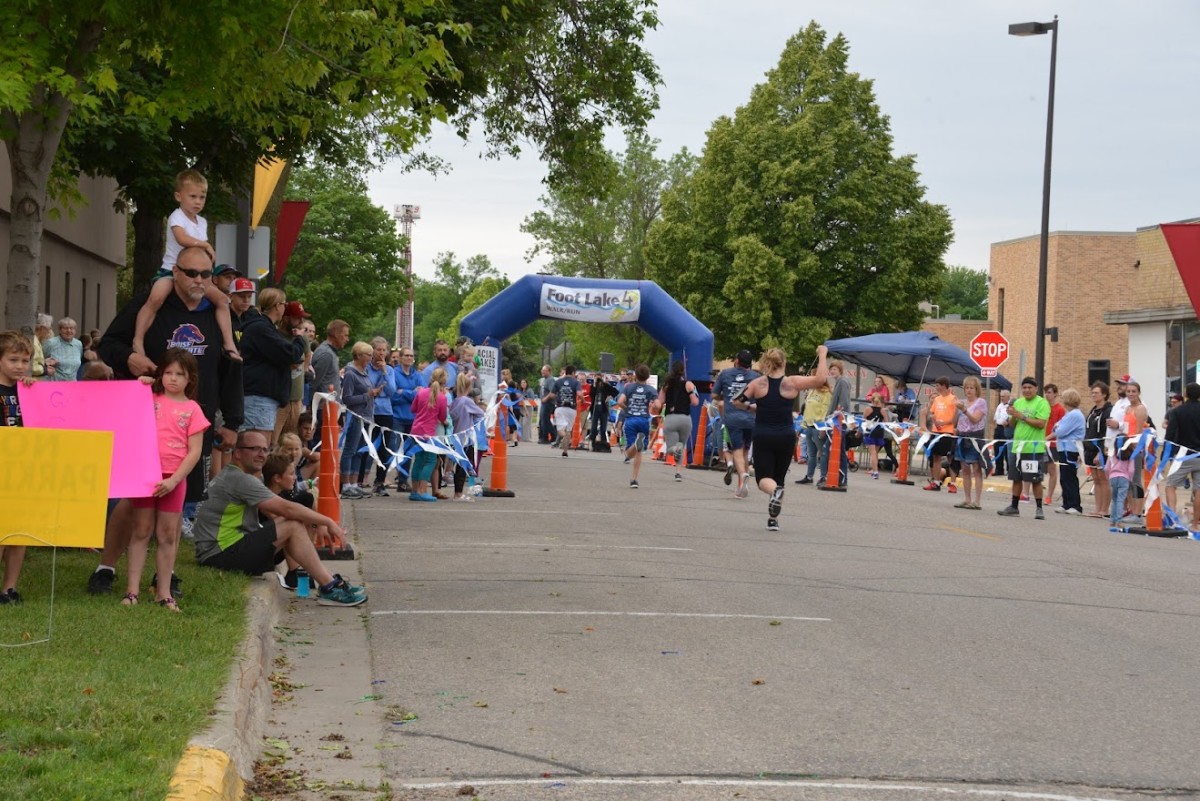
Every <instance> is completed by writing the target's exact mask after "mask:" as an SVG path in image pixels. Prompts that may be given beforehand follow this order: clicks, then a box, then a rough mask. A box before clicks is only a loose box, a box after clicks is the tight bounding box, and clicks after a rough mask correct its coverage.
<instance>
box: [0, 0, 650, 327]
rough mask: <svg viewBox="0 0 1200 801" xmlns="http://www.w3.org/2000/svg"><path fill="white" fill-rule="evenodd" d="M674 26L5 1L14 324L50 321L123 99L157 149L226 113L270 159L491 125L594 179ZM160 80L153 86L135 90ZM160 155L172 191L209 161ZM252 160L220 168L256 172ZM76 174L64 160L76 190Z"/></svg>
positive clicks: (634, 0)
mask: <svg viewBox="0 0 1200 801" xmlns="http://www.w3.org/2000/svg"><path fill="white" fill-rule="evenodd" d="M656 25H657V18H656V16H655V15H654V13H653V6H652V3H651V2H650V0H645V2H643V1H642V0H591V2H588V3H578V2H575V0H482V2H475V1H474V0H473V2H469V3H468V2H465V0H463V2H459V3H455V2H453V1H451V2H445V1H444V0H403V1H402V0H383V2H371V3H366V2H362V0H344V2H338V3H317V4H312V3H308V4H305V3H301V4H296V3H295V2H293V1H292V0H260V2H255V3H249V4H247V3H234V2H231V0H213V2H209V3H203V4H200V5H195V4H193V5H190V6H189V5H186V4H185V5H178V4H177V5H164V4H163V3H161V2H158V1H157V0H123V1H122V2H116V3H94V2H90V1H88V0H39V2H36V3H35V2H32V0H17V2H11V3H7V4H3V5H0V29H2V30H5V31H6V32H8V33H9V36H8V37H7V38H6V41H5V47H4V48H0V76H2V77H0V139H3V140H4V141H5V143H6V145H7V147H8V151H9V156H10V162H11V167H12V183H13V194H12V205H11V208H12V217H11V229H10V230H11V247H10V252H9V256H8V274H9V282H8V293H7V296H6V302H5V310H6V311H5V317H6V318H8V319H12V320H14V321H20V322H26V321H27V320H30V319H32V314H33V310H34V307H35V303H36V298H37V294H38V293H37V284H38V279H39V275H40V270H39V269H38V265H39V258H38V254H39V252H40V241H41V232H42V226H43V220H44V214H45V209H46V202H47V196H48V192H49V187H50V183H51V178H52V169H53V168H54V167H55V163H56V162H55V160H56V157H57V155H58V153H59V148H60V142H61V140H62V136H63V131H64V129H65V127H66V125H67V122H68V120H69V119H70V117H71V115H72V113H75V112H80V111H82V112H85V113H95V114H99V112H100V110H101V105H102V101H105V100H107V99H110V98H115V99H116V102H113V103H110V108H108V109H107V111H108V112H110V113H112V114H120V115H129V116H134V117H137V118H139V119H140V120H141V121H142V122H143V123H144V126H145V127H144V130H143V131H142V133H145V134H147V137H148V141H150V142H152V143H155V144H161V143H162V142H163V139H164V134H169V133H170V132H171V131H172V130H173V128H174V127H175V126H177V125H182V124H187V123H188V122H189V121H193V120H196V119H198V118H200V115H203V114H205V113H210V114H212V115H213V116H215V117H216V118H218V119H219V121H220V123H221V124H220V125H219V126H217V127H216V128H215V129H214V133H216V131H222V132H225V133H226V134H227V136H226V138H225V139H224V141H225V142H228V143H232V144H236V145H242V146H244V147H246V148H247V149H248V150H250V151H256V153H255V158H257V157H258V156H260V155H263V154H265V153H267V152H269V151H271V150H272V149H274V152H276V153H286V152H298V151H299V148H300V147H311V148H313V149H314V150H315V151H316V152H323V153H325V154H326V156H327V157H328V155H329V153H330V152H331V151H336V150H339V149H342V150H345V149H346V145H345V143H346V142H347V141H349V142H352V143H353V147H352V149H354V150H357V151H358V152H359V153H360V154H366V153H375V154H377V155H388V154H394V153H411V152H412V151H413V149H414V147H415V146H416V145H417V143H418V142H420V141H421V139H422V137H423V136H425V135H426V134H427V133H428V131H429V129H430V126H431V125H432V123H433V122H434V121H438V120H442V121H445V120H450V121H453V122H455V123H456V124H457V125H458V126H459V128H460V130H466V129H467V128H469V127H470V126H471V125H472V123H474V122H477V121H478V122H480V123H481V126H480V127H481V129H482V131H483V133H484V135H485V136H486V138H487V141H488V142H489V143H490V145H491V147H492V150H493V151H494V152H516V151H517V150H518V145H517V143H518V142H520V141H528V142H531V143H533V144H534V145H535V146H536V147H537V148H538V149H539V150H540V152H541V154H542V155H543V157H545V158H546V159H547V160H548V161H549V162H550V164H551V173H552V175H555V176H560V177H561V176H568V175H570V174H572V173H575V174H582V173H583V172H585V171H586V168H587V166H588V165H589V164H590V163H591V154H592V153H593V151H597V150H599V142H600V139H601V136H602V134H603V130H604V127H605V126H606V125H608V124H611V123H613V122H616V123H617V124H620V125H628V126H632V127H636V126H638V125H641V124H643V123H644V122H645V121H646V120H647V119H648V118H649V116H650V113H651V112H652V110H653V108H654V105H655V102H656V98H655V94H654V86H655V85H656V84H657V82H658V75H657V72H656V70H655V68H654V65H653V63H652V62H651V61H650V58H649V55H648V54H647V53H646V52H645V50H644V48H643V46H642V38H643V36H644V33H645V31H646V30H647V29H650V28H653V27H655V26H656ZM197 42H219V43H220V46H219V47H199V46H197V45H196V43H197ZM154 68H156V69H154ZM139 70H141V72H140V73H139V72H138V71H139ZM148 73H152V75H150V78H151V79H150V80H147V81H146V82H145V83H144V84H140V83H139V82H138V81H137V80H135V79H134V78H133V77H132V76H133V75H135V74H141V75H143V76H146V75H147V74H148ZM97 122H98V120H97ZM124 133H128V131H125V132H124ZM217 141H221V138H220V134H217ZM101 144H103V139H102V141H101ZM134 152H135V153H136V152H137V150H136V149H134ZM166 152H167V153H168V154H169V153H170V150H169V149H167V150H166ZM93 155H96V153H95V152H94V153H93ZM146 155H147V156H150V158H147V159H146V161H147V162H149V163H148V164H147V170H145V172H146V173H149V174H150V175H151V176H152V175H153V173H155V172H157V171H158V170H160V169H161V175H160V183H159V184H158V185H163V184H168V183H169V176H170V175H172V174H173V173H174V172H175V171H177V170H178V169H181V168H183V167H185V166H191V164H184V163H178V162H177V161H176V159H177V158H178V156H175V157H171V158H163V157H162V155H161V152H160V151H158V150H153V152H151V151H150V150H149V149H148V150H147V151H146ZM164 162H166V163H167V165H168V166H166V167H164V166H163V164H164ZM172 162H174V163H172ZM95 163H96V164H99V163H100V161H99V160H97V162H95ZM250 163H253V162H252V161H250V162H248V163H244V164H242V165H238V164H233V163H231V164H226V165H224V166H223V167H221V168H218V169H228V170H229V171H230V172H236V170H237V169H238V168H239V167H241V168H246V172H245V173H243V174H247V175H248V166H249V164H250ZM73 164H74V162H72V161H70V160H64V161H62V162H60V166H59V169H60V170H61V171H62V172H60V177H63V176H64V174H69V173H70V172H71V168H72V166H73ZM214 166H215V165H214ZM95 169H97V170H98V171H104V170H105V169H106V168H104V167H103V166H96V167H95ZM67 177H69V175H68V176H67ZM126 194H127V197H134V196H139V197H143V198H145V199H148V197H149V196H148V195H141V193H140V192H138V191H137V190H133V189H130V190H127V192H126ZM168 197H169V193H168ZM148 205H149V204H148ZM145 231H146V233H145V234H144V235H145V236H146V237H148V238H152V236H151V233H152V232H150V230H149V228H147V229H145ZM138 236H139V237H141V236H143V229H142V228H141V227H140V226H139V228H138ZM138 252H139V253H142V252H143V249H142V248H140V247H139V248H138ZM146 258H147V259H148V260H149V261H152V260H153V259H152V257H151V256H146ZM3 323H4V320H0V324H3Z"/></svg>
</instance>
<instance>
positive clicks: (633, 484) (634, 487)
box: [629, 480, 638, 489]
mask: <svg viewBox="0 0 1200 801" xmlns="http://www.w3.org/2000/svg"><path fill="white" fill-rule="evenodd" d="M629 488H630V489H637V488H638V483H637V481H636V480H634V481H630V482H629Z"/></svg>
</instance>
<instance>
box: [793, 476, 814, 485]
mask: <svg viewBox="0 0 1200 801" xmlns="http://www.w3.org/2000/svg"><path fill="white" fill-rule="evenodd" d="M795 483H797V484H811V483H813V480H812V478H811V477H809V476H805V477H804V478H798V479H796V481H795Z"/></svg>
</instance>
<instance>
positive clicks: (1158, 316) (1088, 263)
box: [988, 225, 1200, 420]
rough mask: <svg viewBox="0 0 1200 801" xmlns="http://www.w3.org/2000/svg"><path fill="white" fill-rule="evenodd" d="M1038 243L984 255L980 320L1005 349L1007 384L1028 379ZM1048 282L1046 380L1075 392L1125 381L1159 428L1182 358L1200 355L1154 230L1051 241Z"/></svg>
mask: <svg viewBox="0 0 1200 801" xmlns="http://www.w3.org/2000/svg"><path fill="white" fill-rule="evenodd" d="M1040 243H1041V240H1040V237H1039V236H1037V235H1034V236H1028V237H1023V238H1021V239H1012V240H1009V241H1006V242H997V243H995V244H993V245H992V250H991V265H990V269H989V279H988V280H989V287H988V311H989V316H990V317H991V318H992V321H993V322H995V324H996V328H997V329H998V330H1000V331H1001V332H1003V333H1004V335H1005V336H1006V337H1008V340H1009V342H1010V343H1011V344H1012V356H1011V357H1010V359H1009V363H1008V364H1007V365H1005V368H1003V370H1006V371H1007V373H1010V374H1012V375H1018V374H1019V373H1021V374H1025V375H1028V374H1030V373H1032V372H1033V365H1034V353H1035V351H1034V348H1035V344H1036V339H1035V335H1036V331H1035V329H1036V327H1037V275H1038V255H1039V247H1040ZM1047 279H1048V281H1047V285H1046V327H1047V329H1048V330H1050V331H1052V332H1053V334H1052V335H1051V336H1047V337H1046V380H1047V381H1052V382H1054V383H1056V384H1058V385H1059V387H1060V388H1061V389H1066V388H1067V387H1075V388H1076V389H1079V390H1080V391H1083V390H1084V388H1085V387H1086V386H1087V385H1088V384H1089V383H1090V381H1091V380H1094V379H1095V378H1101V379H1103V380H1105V381H1108V382H1109V383H1110V384H1111V383H1112V379H1113V378H1115V377H1117V376H1120V375H1123V374H1125V373H1130V374H1132V375H1133V376H1134V378H1135V379H1137V380H1138V382H1139V383H1140V384H1141V385H1142V396H1143V399H1144V400H1145V403H1146V405H1147V407H1149V410H1150V414H1151V416H1152V417H1153V418H1154V419H1156V420H1157V419H1159V418H1161V416H1162V414H1163V412H1164V411H1165V409H1166V405H1167V398H1168V396H1169V393H1170V392H1171V391H1178V389H1177V387H1178V385H1179V377H1180V375H1181V374H1182V373H1183V372H1184V370H1183V368H1182V367H1181V365H1182V364H1183V362H1184V360H1185V358H1186V356H1187V354H1189V353H1192V352H1193V351H1200V328H1198V327H1197V326H1196V322H1195V321H1196V313H1195V311H1194V310H1193V309H1192V306H1191V304H1190V303H1189V302H1188V297H1187V294H1186V292H1185V291H1184V288H1183V282H1182V280H1181V279H1180V277H1179V273H1178V271H1177V270H1176V268H1175V262H1174V260H1173V259H1172V258H1171V253H1170V251H1169V250H1168V248H1167V245H1166V241H1165V240H1164V239H1163V236H1162V231H1161V230H1160V229H1159V227H1158V226H1157V225H1153V226H1148V227H1144V228H1139V229H1137V230H1136V231H1055V232H1052V233H1051V234H1050V243H1049V258H1048V261H1047ZM1172 337H1174V350H1173V354H1174V355H1173V356H1172ZM1022 357H1024V370H1023V372H1022V370H1021V359H1022ZM1196 358H1200V352H1197V353H1196V355H1195V356H1192V357H1191V359H1192V361H1191V363H1192V364H1193V365H1194V363H1195V359H1196ZM1193 370H1194V367H1193ZM1188 376H1189V377H1188V379H1187V380H1194V378H1193V377H1192V376H1194V372H1192V373H1189V374H1188ZM1018 380H1019V378H1018ZM1086 406H1087V404H1086V403H1085V408H1086Z"/></svg>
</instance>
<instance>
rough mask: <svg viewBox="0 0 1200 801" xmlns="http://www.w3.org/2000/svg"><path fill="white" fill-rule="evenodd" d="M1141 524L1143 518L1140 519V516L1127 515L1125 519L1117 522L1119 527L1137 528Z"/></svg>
mask: <svg viewBox="0 0 1200 801" xmlns="http://www.w3.org/2000/svg"><path fill="white" fill-rule="evenodd" d="M1141 522H1142V518H1141V517H1139V516H1138V515H1125V516H1124V517H1122V518H1121V519H1120V520H1118V521H1117V525H1120V526H1137V525H1140V524H1141Z"/></svg>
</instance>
